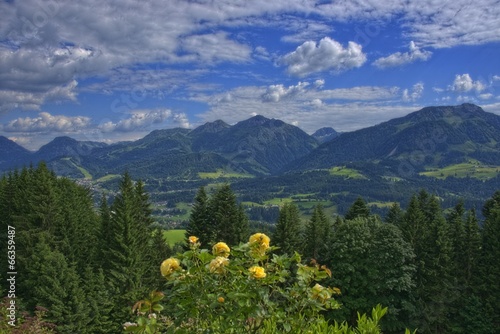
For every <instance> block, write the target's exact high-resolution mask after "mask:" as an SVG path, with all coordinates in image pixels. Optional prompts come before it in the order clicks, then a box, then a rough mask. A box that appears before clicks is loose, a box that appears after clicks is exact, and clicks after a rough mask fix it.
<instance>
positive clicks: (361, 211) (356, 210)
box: [345, 197, 370, 220]
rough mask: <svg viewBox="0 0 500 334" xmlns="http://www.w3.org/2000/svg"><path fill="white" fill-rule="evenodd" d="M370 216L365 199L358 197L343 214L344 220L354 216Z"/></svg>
mask: <svg viewBox="0 0 500 334" xmlns="http://www.w3.org/2000/svg"><path fill="white" fill-rule="evenodd" d="M369 216H370V208H369V207H368V205H367V204H366V202H365V200H364V199H363V198H361V197H358V198H357V199H356V201H354V203H353V204H352V205H351V207H350V208H349V210H347V213H346V214H345V219H346V220H352V219H354V218H358V217H361V218H368V217H369Z"/></svg>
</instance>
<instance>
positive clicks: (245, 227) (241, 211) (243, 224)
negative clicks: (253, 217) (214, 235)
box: [236, 203, 250, 242]
mask: <svg viewBox="0 0 500 334" xmlns="http://www.w3.org/2000/svg"><path fill="white" fill-rule="evenodd" d="M236 222H237V225H236V234H237V236H238V240H239V242H244V241H246V240H248V237H249V236H250V230H249V221H248V216H247V214H246V213H245V208H244V207H243V205H242V204H241V203H240V204H239V205H238V219H237V220H236Z"/></svg>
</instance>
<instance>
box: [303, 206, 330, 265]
mask: <svg viewBox="0 0 500 334" xmlns="http://www.w3.org/2000/svg"><path fill="white" fill-rule="evenodd" d="M331 229H332V227H331V225H330V222H329V221H328V218H327V217H326V215H325V213H324V211H323V206H322V205H321V204H318V205H317V206H315V207H314V209H313V214H312V216H311V219H310V220H309V222H308V223H307V225H306V229H305V247H304V255H305V256H306V257H309V258H312V259H315V260H317V261H318V262H320V263H324V261H325V260H326V259H327V257H328V254H327V253H328V252H327V251H328V245H329V242H330V236H331Z"/></svg>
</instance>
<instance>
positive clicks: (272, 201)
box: [264, 197, 293, 205]
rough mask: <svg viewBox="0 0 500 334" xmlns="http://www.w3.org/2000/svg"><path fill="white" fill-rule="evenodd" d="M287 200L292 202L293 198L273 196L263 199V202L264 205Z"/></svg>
mask: <svg viewBox="0 0 500 334" xmlns="http://www.w3.org/2000/svg"><path fill="white" fill-rule="evenodd" d="M287 202H293V199H292V198H290V197H285V198H281V197H275V198H271V199H269V200H267V201H264V204H265V205H283V204H285V203H287Z"/></svg>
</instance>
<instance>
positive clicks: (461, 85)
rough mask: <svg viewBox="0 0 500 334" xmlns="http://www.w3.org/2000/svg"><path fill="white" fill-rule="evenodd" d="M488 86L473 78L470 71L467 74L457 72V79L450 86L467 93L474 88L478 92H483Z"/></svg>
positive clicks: (451, 88)
mask: <svg viewBox="0 0 500 334" xmlns="http://www.w3.org/2000/svg"><path fill="white" fill-rule="evenodd" d="M485 88H486V86H485V85H484V84H483V83H482V82H481V81H479V80H476V81H474V80H472V78H471V77H470V75H469V74H468V73H465V74H462V75H460V74H457V75H456V76H455V80H454V81H453V83H452V85H451V86H450V87H449V89H450V90H452V91H455V92H459V93H467V92H470V91H472V90H474V91H476V92H481V91H483V90H484V89H485Z"/></svg>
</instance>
